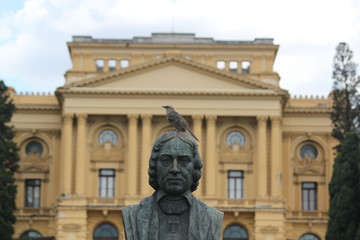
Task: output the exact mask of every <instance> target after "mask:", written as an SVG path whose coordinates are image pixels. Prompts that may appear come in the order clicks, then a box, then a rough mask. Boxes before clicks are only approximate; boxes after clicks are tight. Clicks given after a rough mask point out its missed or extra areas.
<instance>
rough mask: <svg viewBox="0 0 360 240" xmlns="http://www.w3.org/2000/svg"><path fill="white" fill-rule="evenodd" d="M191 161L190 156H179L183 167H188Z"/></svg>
mask: <svg viewBox="0 0 360 240" xmlns="http://www.w3.org/2000/svg"><path fill="white" fill-rule="evenodd" d="M190 162H191V159H190V158H189V157H180V158H179V164H180V165H181V166H183V167H186V166H187V165H188V164H189V163H190Z"/></svg>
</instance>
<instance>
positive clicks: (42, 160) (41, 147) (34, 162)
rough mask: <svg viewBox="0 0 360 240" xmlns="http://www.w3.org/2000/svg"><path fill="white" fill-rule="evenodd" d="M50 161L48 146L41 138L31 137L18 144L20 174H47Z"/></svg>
mask: <svg viewBox="0 0 360 240" xmlns="http://www.w3.org/2000/svg"><path fill="white" fill-rule="evenodd" d="M51 159H52V156H51V155H50V150H49V147H48V144H47V143H46V142H45V141H44V140H43V139H41V138H37V137H31V138H28V139H26V140H25V141H23V142H22V143H21V144H20V162H19V171H20V172H48V171H49V165H50V162H51Z"/></svg>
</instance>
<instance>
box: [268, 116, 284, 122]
mask: <svg viewBox="0 0 360 240" xmlns="http://www.w3.org/2000/svg"><path fill="white" fill-rule="evenodd" d="M270 120H271V122H281V120H282V117H281V116H270Z"/></svg>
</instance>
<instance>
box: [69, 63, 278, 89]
mask: <svg viewBox="0 0 360 240" xmlns="http://www.w3.org/2000/svg"><path fill="white" fill-rule="evenodd" d="M68 86H69V87H76V88H79V87H80V88H81V87H84V88H89V87H90V88H94V89H96V88H98V89H159V90H161V89H164V90H165V89H166V90H168V89H177V90H181V89H184V90H185V89H192V90H219V89H222V90H226V89H229V90H275V91H276V90H280V91H281V89H280V88H278V87H276V86H272V85H268V84H265V83H262V82H259V81H256V80H252V79H248V78H245V77H244V76H241V75H240V74H233V73H228V72H224V71H221V70H218V69H215V68H212V67H209V66H206V65H202V64H199V63H195V62H193V61H189V60H186V59H181V58H175V57H172V58H165V59H161V60H157V61H154V62H151V63H148V64H143V65H139V66H134V67H132V68H128V69H125V70H119V71H116V72H111V73H104V74H102V75H100V76H97V77H94V78H91V79H86V80H82V81H78V82H75V83H72V84H69V85H68ZM65 87H66V86H65Z"/></svg>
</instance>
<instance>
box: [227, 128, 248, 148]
mask: <svg viewBox="0 0 360 240" xmlns="http://www.w3.org/2000/svg"><path fill="white" fill-rule="evenodd" d="M235 143H236V144H238V145H239V146H241V147H242V146H244V145H245V136H244V134H242V133H241V132H239V131H232V132H230V133H229V134H228V135H227V137H226V144H227V145H228V146H229V147H231V146H232V145H233V144H235Z"/></svg>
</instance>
